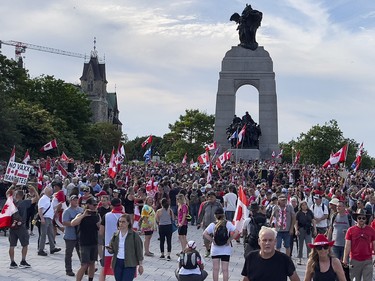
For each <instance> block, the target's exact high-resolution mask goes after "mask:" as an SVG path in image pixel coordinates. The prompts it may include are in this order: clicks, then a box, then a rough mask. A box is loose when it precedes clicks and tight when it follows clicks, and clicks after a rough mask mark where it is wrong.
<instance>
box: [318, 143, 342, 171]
mask: <svg viewBox="0 0 375 281" xmlns="http://www.w3.org/2000/svg"><path fill="white" fill-rule="evenodd" d="M347 152H348V144H345V145H344V146H343V147H342V148H341V149H340V150H339V151H337V152H336V153H334V154H331V156H330V157H329V159H328V160H327V161H326V162H325V163H324V164H323V168H327V167H328V166H332V165H335V164H337V163H340V162H345V161H346V154H347Z"/></svg>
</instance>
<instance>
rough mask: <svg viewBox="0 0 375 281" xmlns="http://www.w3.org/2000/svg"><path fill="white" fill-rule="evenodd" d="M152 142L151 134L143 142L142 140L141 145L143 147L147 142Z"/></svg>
mask: <svg viewBox="0 0 375 281" xmlns="http://www.w3.org/2000/svg"><path fill="white" fill-rule="evenodd" d="M149 143H152V135H150V136H149V137H148V138H147V139H145V141H144V142H142V147H145V146H146V145H147V144H149Z"/></svg>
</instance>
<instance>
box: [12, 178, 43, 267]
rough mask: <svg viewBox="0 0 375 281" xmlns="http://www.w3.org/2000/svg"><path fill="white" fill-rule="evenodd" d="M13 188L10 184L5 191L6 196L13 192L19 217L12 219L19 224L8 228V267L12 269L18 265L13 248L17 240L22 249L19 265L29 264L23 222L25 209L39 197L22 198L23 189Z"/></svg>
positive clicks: (26, 233)
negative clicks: (16, 219)
mask: <svg viewBox="0 0 375 281" xmlns="http://www.w3.org/2000/svg"><path fill="white" fill-rule="evenodd" d="M14 189H15V186H14V185H12V186H11V187H10V188H9V189H8V191H7V193H6V195H7V197H9V196H10V195H11V194H14V193H15V196H14V199H15V200H14V204H15V206H16V207H17V209H18V212H17V213H16V214H18V218H19V219H18V222H14V221H13V223H17V224H18V225H19V226H18V227H15V228H10V230H9V258H10V266H9V268H11V269H13V268H17V267H18V265H17V263H16V262H15V261H14V248H15V247H16V246H17V242H18V240H19V241H20V243H21V246H22V250H21V253H22V259H21V263H20V266H19V267H20V268H29V267H31V266H30V264H28V263H27V262H26V255H27V250H28V246H29V238H30V237H29V232H28V231H27V229H26V224H25V222H26V219H27V209H28V208H30V206H31V204H33V203H36V202H37V201H38V198H39V197H38V198H37V197H35V198H33V199H32V200H30V199H27V200H22V199H23V196H24V194H23V191H22V190H17V191H15V190H14ZM5 204H7V203H5Z"/></svg>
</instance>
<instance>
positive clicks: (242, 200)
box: [233, 186, 249, 233]
mask: <svg viewBox="0 0 375 281" xmlns="http://www.w3.org/2000/svg"><path fill="white" fill-rule="evenodd" d="M248 205H249V202H248V201H247V198H246V194H245V192H244V190H243V188H242V186H240V187H239V189H238V200H237V208H236V212H235V213H234V222H233V224H234V226H235V227H236V229H237V230H238V231H239V232H240V233H242V228H243V223H244V221H245V219H246V218H247V217H248V216H249V210H248V209H247V206H248Z"/></svg>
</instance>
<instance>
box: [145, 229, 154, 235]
mask: <svg viewBox="0 0 375 281" xmlns="http://www.w3.org/2000/svg"><path fill="white" fill-rule="evenodd" d="M144 233H145V235H152V234H153V233H154V232H153V231H152V230H150V231H145V232H144Z"/></svg>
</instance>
